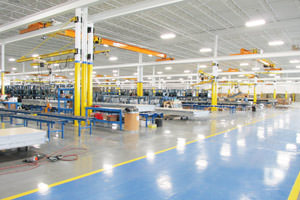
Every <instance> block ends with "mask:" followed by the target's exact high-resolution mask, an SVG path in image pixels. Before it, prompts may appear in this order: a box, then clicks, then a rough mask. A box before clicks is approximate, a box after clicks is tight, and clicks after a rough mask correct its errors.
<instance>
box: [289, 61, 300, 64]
mask: <svg viewBox="0 0 300 200" xmlns="http://www.w3.org/2000/svg"><path fill="white" fill-rule="evenodd" d="M290 63H291V64H295V63H300V60H290Z"/></svg>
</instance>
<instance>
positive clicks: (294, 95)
mask: <svg viewBox="0 0 300 200" xmlns="http://www.w3.org/2000/svg"><path fill="white" fill-rule="evenodd" d="M295 97H296V94H295V93H294V94H293V102H295V99H296V98H295Z"/></svg>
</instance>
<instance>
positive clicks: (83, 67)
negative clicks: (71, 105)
mask: <svg viewBox="0 0 300 200" xmlns="http://www.w3.org/2000/svg"><path fill="white" fill-rule="evenodd" d="M86 83H87V63H86V62H83V63H82V65H81V116H85V107H86V100H87V98H86V96H87V84H86Z"/></svg>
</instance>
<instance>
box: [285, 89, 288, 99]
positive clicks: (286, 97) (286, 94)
mask: <svg viewBox="0 0 300 200" xmlns="http://www.w3.org/2000/svg"><path fill="white" fill-rule="evenodd" d="M285 99H286V100H287V99H288V93H287V91H285Z"/></svg>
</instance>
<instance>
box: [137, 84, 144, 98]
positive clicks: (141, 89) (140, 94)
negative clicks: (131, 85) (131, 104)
mask: <svg viewBox="0 0 300 200" xmlns="http://www.w3.org/2000/svg"><path fill="white" fill-rule="evenodd" d="M137 95H138V96H139V97H142V96H143V83H137Z"/></svg>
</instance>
